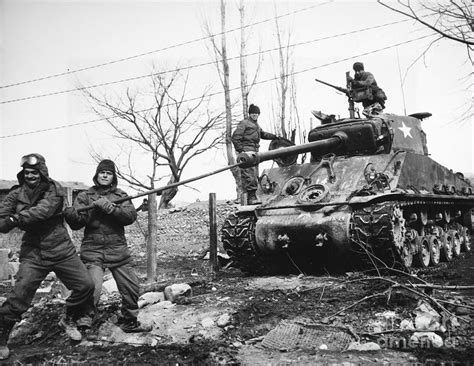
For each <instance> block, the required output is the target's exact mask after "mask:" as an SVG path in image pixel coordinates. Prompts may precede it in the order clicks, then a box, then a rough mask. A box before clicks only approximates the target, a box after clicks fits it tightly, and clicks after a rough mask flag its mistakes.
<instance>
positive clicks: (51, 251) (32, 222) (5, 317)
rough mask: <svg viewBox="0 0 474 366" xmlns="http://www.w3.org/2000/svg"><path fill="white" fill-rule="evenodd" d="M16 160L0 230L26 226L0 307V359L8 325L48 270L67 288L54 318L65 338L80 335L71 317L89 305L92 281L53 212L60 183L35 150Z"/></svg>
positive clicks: (0, 209) (1, 205)
mask: <svg viewBox="0 0 474 366" xmlns="http://www.w3.org/2000/svg"><path fill="white" fill-rule="evenodd" d="M20 165H21V167H22V170H21V171H20V172H19V173H18V174H17V178H18V182H19V185H18V186H14V187H13V188H12V189H11V190H10V192H9V193H8V195H7V196H6V197H5V199H4V200H3V201H2V202H0V232H2V233H7V232H9V231H10V230H12V229H13V228H15V227H18V228H20V229H21V230H24V231H25V234H24V235H23V237H22V239H21V249H20V268H19V270H18V273H17V275H16V277H17V281H16V284H15V287H14V288H13V291H12V293H11V294H9V295H8V298H7V300H6V301H5V302H4V303H3V305H2V306H1V307H0V360H5V359H7V358H8V357H9V354H10V350H9V349H8V346H7V341H8V337H9V335H10V331H11V329H12V328H13V325H14V324H15V323H16V322H17V321H19V320H21V315H22V314H23V313H24V312H25V311H26V310H28V308H29V307H30V305H31V302H32V301H33V297H34V295H35V293H36V290H37V289H38V287H39V286H40V285H41V282H42V281H43V279H44V278H45V277H46V276H47V275H48V273H49V272H51V271H53V272H55V273H56V275H57V276H58V278H59V279H60V280H61V281H62V282H63V283H64V284H65V285H66V287H67V288H68V289H70V290H72V293H71V295H70V296H69V297H68V298H67V299H66V314H65V315H63V316H62V317H61V320H60V322H59V325H60V326H61V327H62V328H63V329H64V330H65V331H66V334H67V336H68V337H69V338H71V339H72V340H75V341H79V340H81V338H82V335H81V333H80V332H79V331H78V329H77V327H76V324H75V321H76V319H78V318H80V317H82V316H83V315H84V314H87V313H88V312H89V311H91V309H92V308H93V301H92V295H93V293H94V283H93V282H92V278H91V277H90V275H89V273H88V272H87V269H86V267H85V266H84V264H83V263H82V262H81V260H80V259H79V257H78V255H77V252H76V249H75V248H74V245H73V243H72V241H71V238H70V237H69V234H68V232H67V229H66V226H65V225H64V220H63V218H62V217H61V216H59V215H57V214H58V213H60V212H61V210H62V208H63V202H64V199H65V196H66V192H65V191H64V188H63V187H62V186H61V185H60V184H59V183H58V182H56V181H55V180H53V179H51V178H50V177H49V174H48V168H47V166H46V162H45V159H44V157H43V156H41V155H40V154H29V155H25V156H24V157H23V158H22V159H21V164H20Z"/></svg>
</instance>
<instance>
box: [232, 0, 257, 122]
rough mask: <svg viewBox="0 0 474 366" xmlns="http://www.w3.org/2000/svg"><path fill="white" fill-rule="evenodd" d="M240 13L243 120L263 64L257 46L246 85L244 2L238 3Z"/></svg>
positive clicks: (246, 115) (246, 116)
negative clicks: (254, 61)
mask: <svg viewBox="0 0 474 366" xmlns="http://www.w3.org/2000/svg"><path fill="white" fill-rule="evenodd" d="M238 10H239V13H240V54H239V61H240V94H241V96H242V114H243V116H244V118H248V117H249V114H248V110H249V101H248V97H249V95H250V91H251V90H252V87H253V86H254V85H255V83H256V81H257V78H258V74H259V73H260V68H261V66H262V64H263V53H262V52H261V47H260V46H259V51H258V53H257V54H258V59H257V63H256V69H255V72H254V75H253V78H252V82H251V83H250V84H249V83H248V72H247V55H246V53H247V35H246V32H245V30H246V26H245V20H246V18H245V1H244V0H240V1H239V7H238Z"/></svg>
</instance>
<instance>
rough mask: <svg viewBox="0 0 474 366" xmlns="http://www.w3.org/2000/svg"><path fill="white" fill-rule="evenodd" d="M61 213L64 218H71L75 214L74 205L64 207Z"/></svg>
mask: <svg viewBox="0 0 474 366" xmlns="http://www.w3.org/2000/svg"><path fill="white" fill-rule="evenodd" d="M63 215H64V217H65V218H66V219H69V218H73V217H76V216H77V211H76V209H75V208H74V207H66V208H65V209H64V210H63Z"/></svg>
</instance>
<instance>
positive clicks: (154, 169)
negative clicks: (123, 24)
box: [84, 70, 224, 280]
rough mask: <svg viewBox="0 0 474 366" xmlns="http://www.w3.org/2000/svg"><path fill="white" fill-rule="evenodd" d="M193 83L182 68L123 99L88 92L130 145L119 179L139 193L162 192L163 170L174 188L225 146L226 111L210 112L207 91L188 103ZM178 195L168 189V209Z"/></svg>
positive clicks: (151, 235) (150, 255)
mask: <svg viewBox="0 0 474 366" xmlns="http://www.w3.org/2000/svg"><path fill="white" fill-rule="evenodd" d="M188 81H189V75H182V74H181V72H180V71H179V70H178V71H175V72H174V73H173V74H171V75H170V76H168V77H166V76H164V74H160V73H153V74H152V75H151V76H150V91H149V92H148V93H138V92H132V91H131V89H129V88H128V89H127V90H126V93H125V95H124V96H123V97H122V98H119V99H118V100H115V99H114V100H112V98H110V97H108V96H107V95H105V94H103V95H100V96H99V95H97V94H93V93H92V92H91V91H90V90H88V89H84V90H85V91H84V93H85V96H86V97H87V99H88V101H89V102H90V105H91V108H92V109H93V111H94V112H95V113H96V114H98V115H99V116H100V117H101V118H103V119H104V120H106V121H107V122H108V124H109V125H110V126H111V127H112V128H113V129H114V131H115V137H117V138H119V139H121V140H123V141H124V142H125V143H124V145H125V147H123V148H122V154H121V155H122V156H123V153H125V154H126V155H127V156H126V160H127V161H126V163H124V164H120V166H121V169H119V171H118V175H119V177H120V178H122V179H123V180H125V181H126V182H127V183H128V184H129V185H130V186H131V187H132V188H134V189H136V190H138V191H146V190H152V189H154V188H156V183H157V182H158V181H159V180H161V178H162V177H161V176H160V175H159V173H160V172H161V171H162V170H163V168H164V169H165V170H168V172H169V175H168V177H169V178H168V184H171V183H176V182H179V181H180V179H181V176H182V174H183V172H184V169H185V168H186V167H187V166H188V165H189V163H190V161H191V160H192V159H193V158H195V157H197V156H199V155H201V154H203V153H204V152H206V151H209V150H210V149H212V148H215V147H217V146H218V145H219V144H220V143H222V140H223V135H222V132H221V131H222V122H223V119H224V113H222V112H221V113H212V112H211V111H210V110H209V106H208V105H207V99H208V98H207V97H206V95H207V90H204V91H203V92H202V94H201V95H200V96H199V97H197V98H192V99H191V100H186V99H185V96H186V90H187V86H188ZM140 153H141V155H140ZM143 155H144V156H145V157H146V158H147V159H149V169H150V170H149V173H148V175H147V179H146V180H142V179H141V177H143V174H141V173H140V172H137V171H136V169H135V168H134V166H135V165H136V164H135V162H136V161H137V160H140V161H143ZM118 157H119V158H120V154H119V156H118ZM134 158H135V159H134ZM176 193H177V188H174V189H170V190H166V191H164V192H163V194H162V195H161V200H160V204H159V207H160V208H166V207H168V206H169V203H170V201H171V200H172V199H173V197H174V196H175V195H176ZM148 198H149V199H148V202H149V211H148V239H147V276H148V279H149V280H153V279H154V278H155V276H156V257H155V248H154V246H155V239H156V232H157V228H156V222H157V211H156V208H157V204H156V194H151V195H149V197H148Z"/></svg>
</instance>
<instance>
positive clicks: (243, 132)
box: [232, 104, 277, 201]
mask: <svg viewBox="0 0 474 366" xmlns="http://www.w3.org/2000/svg"><path fill="white" fill-rule="evenodd" d="M259 115H260V108H258V107H257V106H256V105H253V104H251V105H250V107H249V118H248V119H244V120H242V121H240V122H239V124H238V125H237V127H236V128H235V130H234V132H233V134H232V143H233V145H234V148H235V151H236V152H237V153H238V154H240V153H241V152H249V151H254V152H258V149H259V147H260V139H264V140H273V139H275V138H277V137H276V136H275V135H274V134H273V133H269V132H265V131H263V130H262V128H261V127H260V126H259V125H258V123H257V120H258V117H259ZM240 172H241V174H240V176H241V179H242V189H243V191H246V192H247V194H248V198H249V201H252V200H256V196H255V191H256V190H257V187H258V165H257V166H253V167H250V168H245V169H240Z"/></svg>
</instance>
